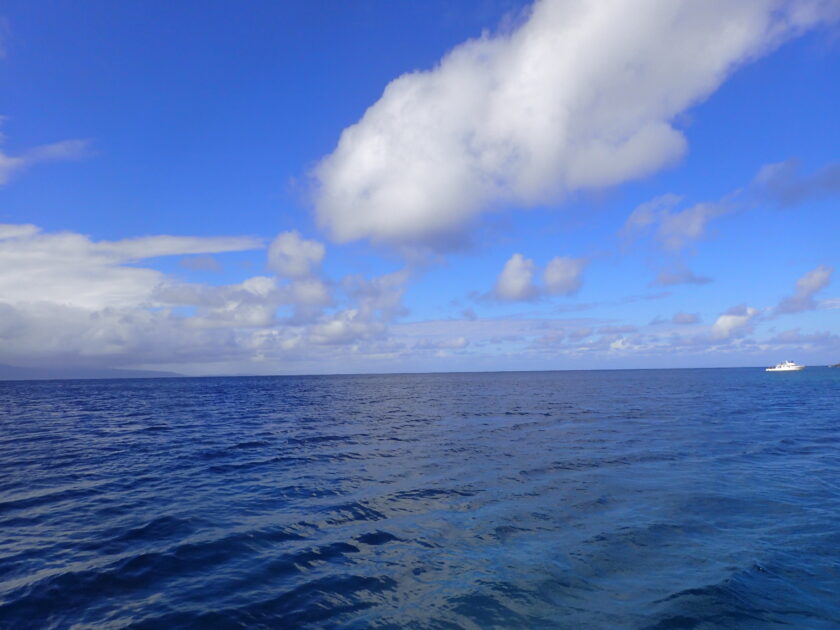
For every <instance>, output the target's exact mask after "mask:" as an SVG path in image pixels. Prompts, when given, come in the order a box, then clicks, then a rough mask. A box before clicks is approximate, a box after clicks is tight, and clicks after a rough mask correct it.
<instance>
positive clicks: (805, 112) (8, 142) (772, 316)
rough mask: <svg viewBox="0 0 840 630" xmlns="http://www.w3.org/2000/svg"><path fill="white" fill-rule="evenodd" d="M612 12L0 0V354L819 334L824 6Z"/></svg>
mask: <svg viewBox="0 0 840 630" xmlns="http://www.w3.org/2000/svg"><path fill="white" fill-rule="evenodd" d="M628 7H629V5H628V4H626V3H620V2H616V3H611V2H594V1H588V2H587V1H583V0H576V1H572V0H542V1H540V2H537V3H535V4H531V3H528V2H514V1H512V0H510V1H503V0H499V1H493V0H483V1H476V2H462V3H455V4H453V3H444V2H424V3H415V2H408V1H404V2H402V1H398V2H391V1H387V2H386V1H384V0H383V1H368V2H356V3H341V2H326V1H324V2H313V1H307V2H286V3H276V2H251V3H248V4H247V6H246V5H242V4H240V3H234V2H200V3H199V2H194V3H190V2H180V3H177V4H175V5H172V4H171V3H163V2H122V3H112V2H89V3H85V5H84V7H80V6H79V5H78V3H74V2H69V1H67V2H62V1H58V2H51V3H49V4H40V3H31V2H8V3H4V6H3V7H2V9H0V19H2V29H0V37H2V39H0V43H2V50H3V58H2V59H1V60H0V84H1V85H2V86H3V88H4V89H3V98H2V100H0V115H2V116H3V123H2V125H3V126H2V133H3V137H4V142H3V144H2V145H0V363H9V364H14V365H34V366H37V365H56V364H63V365H70V366H72V365H95V366H103V367H144V368H163V369H171V370H175V371H178V372H182V373H186V374H231V373H324V372H326V373H330V372H390V371H416V370H422V371H426V370H435V371H449V370H504V369H577V368H630V367H692V366H738V365H744V366H748V365H763V364H768V363H774V362H776V361H780V360H782V359H786V358H792V359H795V360H798V361H800V362H805V363H809V364H825V363H829V362H831V363H834V362H837V361H840V325H838V322H840V292H839V291H838V289H837V279H836V275H837V273H836V271H835V269H836V268H837V266H838V259H839V258H840V255H838V247H837V246H838V242H840V239H838V234H840V213H838V210H837V205H838V200H840V161H838V154H837V147H838V146H840V123H838V116H837V114H836V111H835V110H836V103H838V102H840V81H837V77H838V76H840V45H838V41H840V40H838V16H840V8H839V7H838V5H837V3H836V2H823V1H820V0H799V1H792V2H775V1H773V0H766V1H757V2H754V3H748V4H746V3H745V4H744V5H739V4H733V3H729V2H697V1H686V2H673V1H670V0H668V1H664V0H662V1H654V0H651V1H650V2H644V3H641V4H639V5H638V6H636V7H634V8H633V9H632V10H631V9H630V8H628ZM628 11H630V13H632V15H630V14H629V13H628Z"/></svg>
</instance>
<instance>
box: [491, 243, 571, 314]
mask: <svg viewBox="0 0 840 630" xmlns="http://www.w3.org/2000/svg"><path fill="white" fill-rule="evenodd" d="M587 262H588V261H587V260H586V259H585V258H571V257H568V256H556V257H554V258H552V259H551V260H550V261H549V262H548V264H547V265H546V267H545V269H544V270H543V275H542V281H543V282H542V284H541V285H537V284H536V282H535V278H536V275H537V267H536V265H535V264H534V261H533V260H531V259H530V258H525V257H524V256H523V255H522V254H513V255H512V256H511V257H510V258H509V259H508V261H507V262H506V263H505V266H504V267H503V268H502V271H501V273H499V276H498V278H496V286H495V287H494V289H493V292H492V294H491V295H490V296H485V297H491V298H495V299H497V300H502V301H506V302H524V301H530V300H536V299H537V298H539V297H541V296H542V295H543V294H549V295H572V294H573V293H576V292H577V291H578V290H579V289H580V287H581V285H582V283H583V279H582V276H583V270H584V269H585V267H586V264H587Z"/></svg>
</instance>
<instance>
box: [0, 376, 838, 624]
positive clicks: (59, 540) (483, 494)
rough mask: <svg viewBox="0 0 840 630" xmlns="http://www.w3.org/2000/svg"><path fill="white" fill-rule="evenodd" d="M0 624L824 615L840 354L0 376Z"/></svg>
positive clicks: (834, 590)
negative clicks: (780, 364) (433, 370)
mask: <svg viewBox="0 0 840 630" xmlns="http://www.w3.org/2000/svg"><path fill="white" fill-rule="evenodd" d="M0 627H2V628H14V629H15V630H18V629H27V628H38V629H42V628H73V629H74V630H80V629H93V628H96V629H117V628H137V629H141V628H142V629H153V628H154V629H157V628H160V629H166V630H171V629H177V628H201V629H205V628H211V629H212V628H417V629H421V628H423V629H425V628H470V629H474V628H569V629H572V628H574V629H580V628H639V629H651V630H652V629H664V628H756V629H758V628H761V629H765V628H796V629H800V628H840V370H837V369H836V370H830V369H828V368H808V369H807V370H805V371H804V372H801V373H791V374H767V373H765V372H763V371H762V370H760V369H725V370H631V371H602V372H536V373H505V374H438V375H393V376H330V377H264V378H199V379H148V380H111V381H50V382H45V381H42V382H34V381H30V382H3V383H0Z"/></svg>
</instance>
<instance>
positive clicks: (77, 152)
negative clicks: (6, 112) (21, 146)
mask: <svg viewBox="0 0 840 630" xmlns="http://www.w3.org/2000/svg"><path fill="white" fill-rule="evenodd" d="M0 122H2V119H0ZM0 140H2V136H0ZM89 153H90V141H89V140H62V141H61V142H54V143H52V144H45V145H41V146H37V147H34V148H32V149H29V150H27V151H24V152H23V153H21V154H19V155H9V154H7V153H5V152H3V151H2V150H0V186H3V185H5V184H7V183H9V181H10V180H11V179H12V178H13V177H14V176H16V175H19V174H20V173H23V172H24V171H26V170H28V169H29V168H31V167H33V166H35V165H36V164H43V163H45V162H60V161H66V160H78V159H81V158H84V157H87V155H89Z"/></svg>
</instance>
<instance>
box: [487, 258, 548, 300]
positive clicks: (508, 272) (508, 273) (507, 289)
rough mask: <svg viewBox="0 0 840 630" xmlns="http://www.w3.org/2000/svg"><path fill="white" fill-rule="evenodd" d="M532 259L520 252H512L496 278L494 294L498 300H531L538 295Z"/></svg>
mask: <svg viewBox="0 0 840 630" xmlns="http://www.w3.org/2000/svg"><path fill="white" fill-rule="evenodd" d="M534 273H535V265H534V261H533V260H531V259H529V258H525V257H524V256H523V255H522V254H514V255H513V256H511V257H510V259H509V260H508V261H507V262H506V263H505V266H504V267H503V268H502V272H501V273H500V274H499V277H498V278H497V279H496V288H495V296H496V297H497V298H498V299H500V300H508V301H519V300H533V299H535V298H537V297H538V296H539V293H540V292H539V289H538V288H537V286H536V285H535V284H534Z"/></svg>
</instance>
